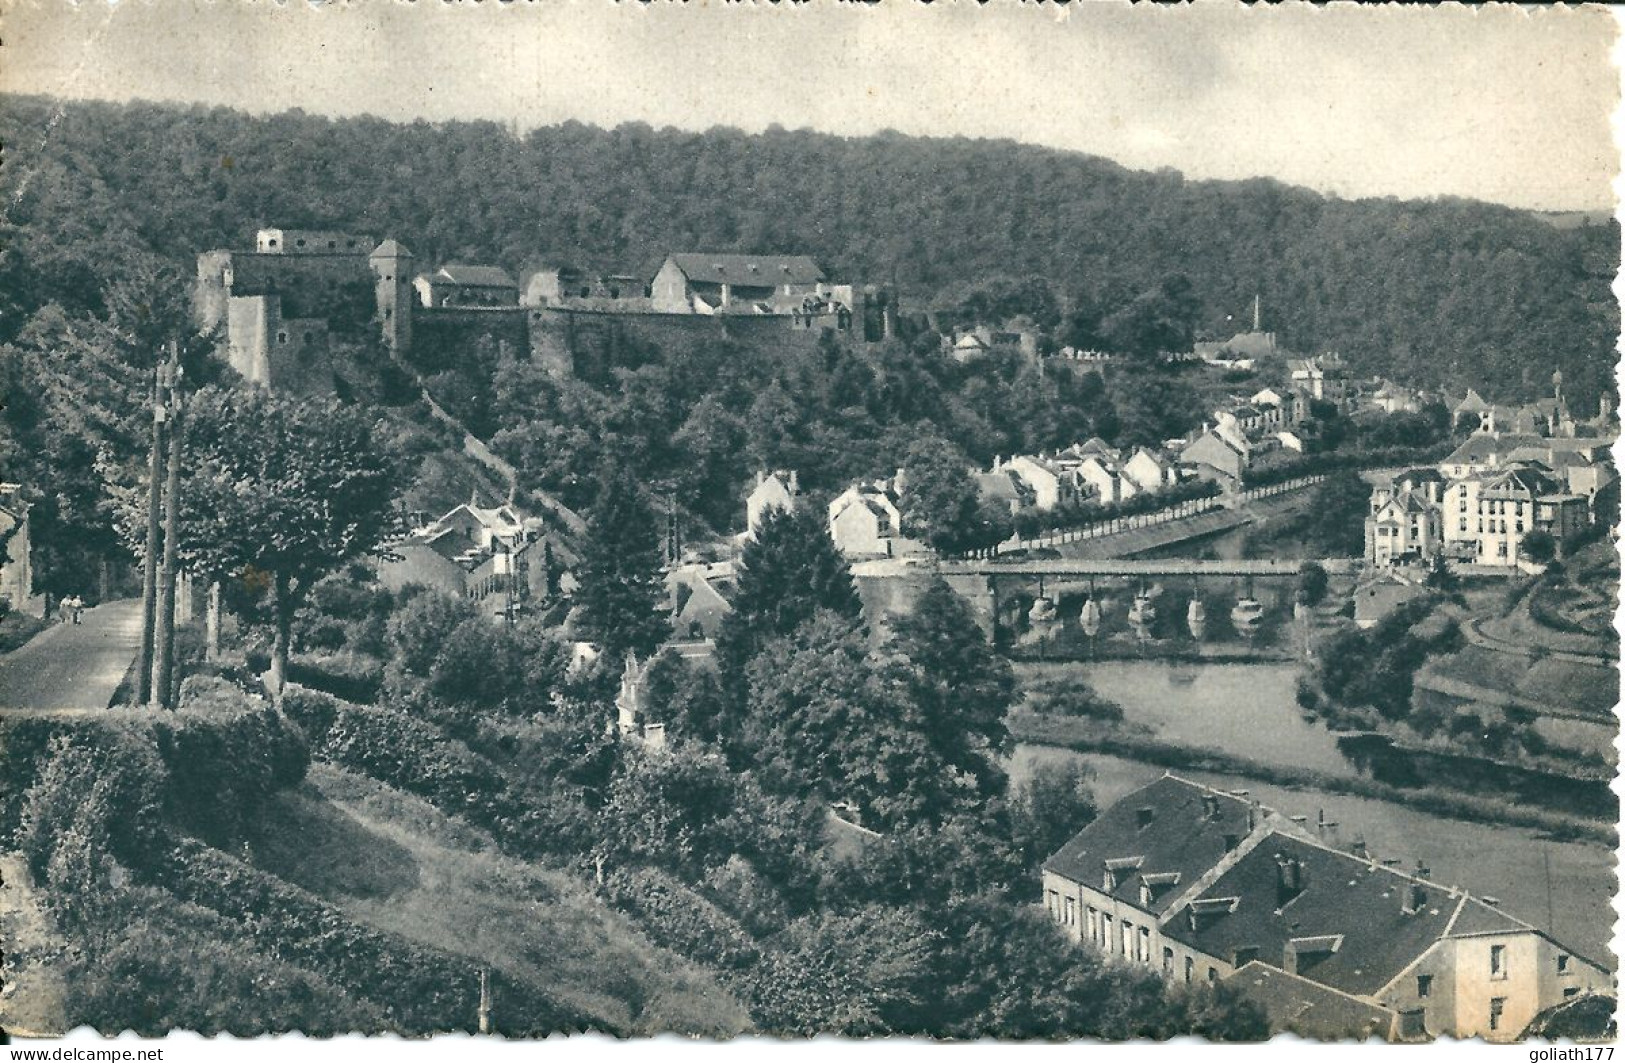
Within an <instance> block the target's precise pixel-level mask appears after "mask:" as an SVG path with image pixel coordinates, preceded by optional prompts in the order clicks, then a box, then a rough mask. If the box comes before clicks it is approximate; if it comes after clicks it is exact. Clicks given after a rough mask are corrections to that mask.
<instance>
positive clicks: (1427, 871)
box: [1411, 860, 1433, 878]
mask: <svg viewBox="0 0 1625 1063" xmlns="http://www.w3.org/2000/svg"><path fill="white" fill-rule="evenodd" d="M1411 874H1413V875H1415V876H1416V877H1417V878H1432V877H1433V869H1432V868H1430V867H1428V866H1427V865H1426V864H1424V863H1422V861H1421V860H1417V861H1416V870H1415V871H1413V872H1411Z"/></svg>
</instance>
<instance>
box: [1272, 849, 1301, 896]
mask: <svg viewBox="0 0 1625 1063" xmlns="http://www.w3.org/2000/svg"><path fill="white" fill-rule="evenodd" d="M1303 887H1304V869H1303V861H1302V860H1299V859H1298V858H1297V857H1285V856H1282V855H1281V854H1279V853H1277V854H1276V855H1275V906H1276V907H1277V908H1279V907H1281V906H1282V905H1284V904H1286V903H1287V902H1288V901H1290V900H1292V898H1294V897H1296V896H1297V895H1298V894H1300V893H1302V892H1303Z"/></svg>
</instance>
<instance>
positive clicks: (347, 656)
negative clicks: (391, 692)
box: [288, 650, 384, 702]
mask: <svg viewBox="0 0 1625 1063" xmlns="http://www.w3.org/2000/svg"><path fill="white" fill-rule="evenodd" d="M288 679H289V681H290V682H294V683H298V684H300V685H301V686H306V687H314V688H315V689H317V690H325V691H327V692H328V693H330V694H333V695H335V696H337V697H341V698H343V699H344V700H346V701H361V702H369V701H374V700H376V699H377V697H378V692H379V690H380V689H381V688H382V687H383V684H384V665H383V662H382V661H380V660H378V659H377V658H374V657H368V656H365V655H363V654H359V653H355V652H352V651H349V650H345V651H343V652H338V653H304V654H300V655H298V656H297V657H295V658H293V660H291V661H289V662H288Z"/></svg>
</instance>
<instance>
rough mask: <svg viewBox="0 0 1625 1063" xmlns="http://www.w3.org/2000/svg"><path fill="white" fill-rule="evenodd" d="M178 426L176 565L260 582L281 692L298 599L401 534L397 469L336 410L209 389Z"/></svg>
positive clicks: (361, 427)
mask: <svg viewBox="0 0 1625 1063" xmlns="http://www.w3.org/2000/svg"><path fill="white" fill-rule="evenodd" d="M184 430H185V457H184V461H183V465H182V480H181V494H180V501H181V529H182V538H181V542H180V550H181V560H182V565H183V566H184V567H186V568H187V569H188V570H189V571H192V572H196V573H200V574H203V575H205V576H210V577H215V578H236V579H253V578H255V577H256V575H258V576H259V577H263V579H264V580H265V582H266V583H267V584H268V585H269V591H270V594H271V606H272V613H273V618H274V621H275V642H274V644H273V648H272V657H271V685H272V689H273V690H274V691H276V692H277V693H280V692H281V689H282V683H283V680H284V678H285V677H286V675H287V661H288V649H289V632H290V628H291V625H292V623H293V614H294V611H295V610H296V609H297V608H298V606H299V602H300V601H301V600H302V599H303V598H304V597H305V596H306V595H307V594H309V592H310V589H311V587H312V585H313V584H315V582H316V581H317V580H318V579H320V578H321V577H323V576H325V575H327V574H328V573H330V572H335V571H337V570H339V569H341V568H343V567H344V566H345V565H346V564H347V563H349V562H350V561H352V560H354V559H356V558H360V557H363V556H366V555H367V554H369V553H371V552H373V551H374V550H376V549H377V548H378V547H379V546H380V545H381V544H382V543H383V542H384V540H385V539H386V538H387V537H388V535H389V534H390V533H391V532H393V531H395V530H396V529H397V516H398V514H397V513H396V511H395V508H394V504H395V499H396V496H397V495H398V494H399V492H400V490H401V488H402V486H403V485H402V484H400V483H399V482H397V475H396V468H397V467H396V465H395V463H394V462H393V461H391V460H390V458H389V456H388V455H387V454H385V453H384V452H383V450H382V449H381V448H380V447H379V445H378V443H377V440H376V439H375V437H374V434H373V425H372V423H371V422H370V421H369V420H368V418H367V417H366V415H365V414H363V413H362V412H361V411H359V410H357V409H355V408H353V407H346V406H341V405H339V404H338V403H335V402H316V401H300V400H290V399H281V398H275V397H272V396H269V395H266V394H264V393H263V392H253V391H242V390H236V389H231V390H224V389H209V390H206V391H203V392H200V393H199V394H197V395H196V396H194V397H193V398H192V400H191V401H190V402H188V404H187V408H186V414H185V421H184Z"/></svg>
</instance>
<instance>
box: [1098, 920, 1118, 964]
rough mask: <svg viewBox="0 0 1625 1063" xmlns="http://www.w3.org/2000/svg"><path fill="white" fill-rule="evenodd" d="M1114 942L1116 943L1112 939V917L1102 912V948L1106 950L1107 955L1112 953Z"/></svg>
mask: <svg viewBox="0 0 1625 1063" xmlns="http://www.w3.org/2000/svg"><path fill="white" fill-rule="evenodd" d="M1113 944H1115V943H1114V942H1113V941H1112V917H1111V916H1109V915H1107V914H1106V913H1104V912H1102V913H1101V915H1100V945H1101V948H1103V949H1105V950H1106V953H1107V955H1110V954H1111V951H1112V945H1113Z"/></svg>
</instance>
